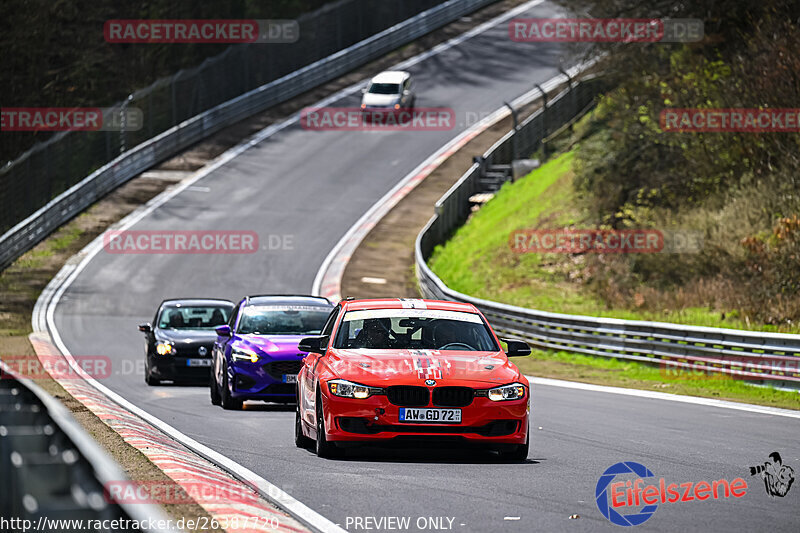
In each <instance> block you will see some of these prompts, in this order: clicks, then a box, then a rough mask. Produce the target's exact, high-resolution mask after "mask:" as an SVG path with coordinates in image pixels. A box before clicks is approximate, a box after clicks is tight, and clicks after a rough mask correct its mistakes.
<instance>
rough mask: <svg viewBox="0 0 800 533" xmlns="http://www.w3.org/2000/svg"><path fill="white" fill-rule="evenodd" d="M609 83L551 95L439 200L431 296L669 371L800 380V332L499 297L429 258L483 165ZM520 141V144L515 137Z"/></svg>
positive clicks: (536, 140)
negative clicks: (439, 270) (452, 281)
mask: <svg viewBox="0 0 800 533" xmlns="http://www.w3.org/2000/svg"><path fill="white" fill-rule="evenodd" d="M602 88H603V85H602V80H601V79H598V78H590V79H587V80H584V81H581V82H578V83H577V84H575V85H574V86H572V87H570V88H568V89H566V90H564V91H563V92H561V93H560V94H559V95H558V96H556V97H555V98H553V99H552V100H550V101H549V102H548V103H547V105H546V107H543V108H541V109H540V110H539V111H537V112H536V113H534V114H533V115H531V116H530V117H529V118H528V119H526V120H525V121H524V122H523V123H522V124H521V125H520V126H519V129H518V131H517V133H516V134H515V133H514V132H513V131H512V132H509V134H508V135H506V136H505V137H503V138H502V139H501V140H499V141H498V142H497V143H496V144H495V145H494V146H492V147H491V148H490V149H489V150H488V151H487V152H486V153H485V154H484V155H483V158H482V160H481V161H480V162H476V163H475V164H474V165H473V166H472V167H471V168H470V169H469V170H468V171H467V172H466V173H465V174H464V175H463V176H462V177H461V178H460V179H459V180H458V182H456V184H455V185H453V187H452V188H451V189H450V190H449V191H447V193H445V195H444V196H442V198H440V199H439V201H438V202H436V214H435V215H434V216H433V218H431V220H430V221H429V222H428V224H427V225H426V226H425V228H424V229H423V230H422V231H421V232H420V234H419V235H418V236H417V240H416V249H415V260H416V271H417V278H418V281H419V287H420V290H421V292H422V294H423V295H424V296H425V297H426V298H435V299H440V300H452V301H461V302H468V303H471V304H473V305H475V306H476V307H477V308H478V309H480V310H481V312H482V313H484V315H485V316H486V318H487V320H489V322H490V323H491V324H492V327H494V328H496V330H497V331H498V332H500V333H502V334H505V335H509V336H514V337H517V338H522V339H525V340H526V341H528V342H529V343H530V344H531V345H532V346H535V347H537V348H542V349H552V350H563V351H568V352H578V353H583V354H589V355H595V356H604V357H614V358H619V359H629V360H635V361H645V362H650V363H653V362H655V363H658V364H661V365H663V368H665V372H666V373H667V375H673V374H677V373H680V372H684V371H685V372H692V373H700V374H703V375H705V374H708V375H720V374H728V375H732V376H736V377H739V378H744V379H749V380H754V381H762V380H766V381H769V382H770V383H777V382H780V383H781V384H785V385H789V386H793V387H797V386H798V385H800V357H798V356H800V335H788V334H780V333H767V332H754V331H742V330H732V329H722V328H708V327H698V326H686V325H681V324H669V323H661V322H647V321H637V320H620V319H613V318H598V317H592V316H580V315H567V314H560V313H548V312H544V311H537V310H535V309H525V308H521V307H516V306H512V305H506V304H501V303H497V302H491V301H488V300H483V299H480V298H475V297H472V296H468V295H466V294H463V293H460V292H457V291H454V290H452V289H450V288H449V287H447V285H445V284H444V282H442V280H441V279H439V277H438V276H436V274H434V273H433V271H431V269H430V268H429V267H428V265H427V260H428V259H429V258H430V256H431V254H432V253H433V251H434V248H435V247H436V246H437V245H440V244H444V243H445V242H446V241H447V239H448V238H449V237H450V236H451V235H452V234H453V232H454V231H455V230H456V229H457V228H458V227H460V226H461V225H462V224H464V222H465V221H466V220H467V217H468V216H469V214H470V213H471V210H472V204H471V202H470V198H471V197H473V196H474V195H476V194H479V193H482V192H486V189H485V187H484V185H483V184H482V180H481V167H482V166H483V165H487V164H488V165H509V164H510V163H511V162H512V158H513V157H514V154H515V153H519V154H525V155H529V154H532V153H534V152H536V151H537V150H539V149H540V148H541V147H542V140H543V139H546V137H547V136H548V135H550V134H551V133H552V132H553V131H555V130H557V129H559V128H561V127H563V126H564V125H566V124H568V123H569V122H570V121H572V120H573V119H574V118H575V117H577V116H579V115H580V114H581V113H582V112H583V111H584V110H585V109H586V108H587V106H591V105H592V102H593V101H594V99H595V97H596V96H597V95H598V94H599V93H600V92H601V90H602ZM515 143H516V144H515Z"/></svg>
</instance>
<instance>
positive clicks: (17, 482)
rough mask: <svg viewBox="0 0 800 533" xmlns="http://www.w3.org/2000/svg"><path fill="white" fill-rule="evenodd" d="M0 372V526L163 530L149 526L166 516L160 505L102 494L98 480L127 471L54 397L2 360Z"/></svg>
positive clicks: (111, 479) (108, 479) (113, 479)
mask: <svg viewBox="0 0 800 533" xmlns="http://www.w3.org/2000/svg"><path fill="white" fill-rule="evenodd" d="M0 377H1V378H2V379H0V479H2V480H3V488H2V490H0V517H2V519H4V520H5V521H6V523H5V525H4V527H3V528H2V529H3V530H4V531H12V530H13V531H33V530H34V529H36V528H38V530H39V531H56V530H57V531H65V532H66V531H77V530H80V529H81V527H82V526H81V524H82V525H83V526H88V525H89V524H98V523H100V524H103V523H105V524H125V525H128V526H129V527H125V528H123V529H124V530H126V531H128V530H134V531H167V530H166V529H148V528H149V524H156V525H157V524H158V523H159V522H160V523H161V524H167V523H168V519H167V517H166V515H165V514H164V513H163V511H162V510H161V508H159V507H157V506H154V505H152V504H146V503H137V504H135V505H131V504H121V503H117V502H115V501H113V500H112V499H110V498H109V497H108V494H107V493H106V492H105V491H104V487H106V486H107V484H108V483H119V482H120V480H124V479H126V477H125V476H124V474H123V473H122V472H121V470H120V468H119V466H117V464H116V463H115V462H114V461H113V460H112V459H111V458H110V457H109V456H108V455H107V454H106V452H105V451H104V450H102V449H101V448H100V447H99V445H98V444H96V443H95V441H94V440H93V439H92V437H91V436H90V435H89V434H88V433H86V431H84V429H83V428H82V427H81V426H80V425H79V424H78V423H77V422H76V421H75V419H74V418H73V417H72V415H71V414H70V413H69V411H67V409H66V408H65V407H64V406H63V405H62V404H61V402H59V401H58V400H56V399H55V398H53V397H52V396H50V395H49V394H47V393H46V392H45V391H44V390H42V389H41V388H40V387H39V386H37V385H35V384H33V383H32V382H31V381H30V380H28V379H23V378H21V377H20V376H19V375H17V374H16V373H15V372H14V371H12V370H11V369H10V368H9V367H8V366H7V365H5V364H4V363H3V362H2V361H0ZM59 521H64V522H59ZM76 521H82V522H76ZM90 521H92V522H90ZM95 521H100V522H95ZM142 525H144V528H142V527H141V526H142ZM89 529H92V528H89Z"/></svg>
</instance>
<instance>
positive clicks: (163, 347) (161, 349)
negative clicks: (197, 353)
mask: <svg viewBox="0 0 800 533" xmlns="http://www.w3.org/2000/svg"><path fill="white" fill-rule="evenodd" d="M175 351H176V350H175V346H174V345H173V344H172V342H171V341H158V342H157V343H156V353H157V354H158V355H170V354H173V353H175Z"/></svg>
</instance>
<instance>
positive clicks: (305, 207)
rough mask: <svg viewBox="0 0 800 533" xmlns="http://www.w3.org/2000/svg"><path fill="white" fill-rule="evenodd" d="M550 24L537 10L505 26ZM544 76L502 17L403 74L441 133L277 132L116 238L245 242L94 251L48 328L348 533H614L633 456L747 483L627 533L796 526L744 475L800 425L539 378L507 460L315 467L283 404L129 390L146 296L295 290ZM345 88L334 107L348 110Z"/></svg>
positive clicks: (677, 472) (443, 455)
mask: <svg viewBox="0 0 800 533" xmlns="http://www.w3.org/2000/svg"><path fill="white" fill-rule="evenodd" d="M556 14H557V11H556V10H555V8H554V7H552V6H551V5H548V4H546V3H545V4H541V5H538V6H535V7H532V8H530V9H529V10H528V11H526V12H525V13H523V14H521V15H520V16H522V17H549V16H554V15H556ZM560 64H563V65H564V66H570V65H571V64H572V63H570V62H569V60H568V58H566V57H565V56H564V54H563V51H562V50H561V49H560V48H559V46H558V45H556V44H540V43H515V42H511V41H510V40H509V39H508V30H507V25H506V23H500V24H498V25H497V26H495V27H493V28H491V29H489V30H488V31H485V32H483V33H481V34H479V35H477V36H475V37H472V38H470V39H468V40H466V41H464V42H461V43H460V44H457V45H456V46H453V47H451V48H449V49H447V50H445V51H443V52H441V53H438V54H435V55H433V56H431V57H429V58H427V59H424V60H423V61H421V62H419V63H417V64H415V65H413V66H411V67H410V68H409V70H410V71H411V72H412V74H413V75H414V77H415V79H416V90H417V94H418V100H417V106H418V107H440V106H441V107H452V108H453V109H454V111H455V114H456V119H457V123H458V124H457V127H456V128H455V129H453V130H450V131H402V132H347V131H328V132H319V131H308V130H304V129H302V128H301V127H300V126H299V125H298V124H294V125H292V126H290V127H288V128H286V129H283V130H282V131H279V132H278V133H276V134H274V135H273V136H271V137H269V138H268V139H266V140H265V141H263V142H261V143H260V144H259V145H257V146H255V147H253V148H251V149H249V150H247V151H245V152H244V153H242V154H241V155H240V156H238V157H236V158H235V159H233V160H232V161H230V162H229V163H227V164H225V165H223V166H222V167H220V168H218V169H217V170H215V171H214V172H212V173H211V174H209V175H208V176H206V177H205V178H203V179H202V180H200V181H198V182H197V183H196V184H195V186H193V187H190V188H188V189H186V190H185V191H183V192H181V193H180V194H178V195H177V196H176V197H174V198H173V199H171V200H170V201H168V202H167V203H166V204H164V205H163V206H161V207H160V208H158V209H156V210H155V211H154V212H153V213H151V214H150V215H148V216H146V217H145V218H144V219H143V220H141V221H140V222H139V223H137V224H136V225H135V226H133V227H132V228H131V229H133V230H244V231H254V232H256V233H257V234H258V235H259V239H260V244H261V250H259V251H258V252H257V253H255V254H240V255H235V254H215V255H185V254H176V255H157V254H140V255H131V254H110V253H106V252H100V253H99V254H98V255H97V256H96V257H95V258H94V259H93V260H92V261H91V262H90V263H89V264H88V267H87V268H86V269H84V270H83V271H82V272H81V274H80V275H79V276H78V277H77V279H76V280H75V281H74V283H72V284H71V286H70V287H69V288H68V290H67V291H66V292H65V293H64V295H63V296H62V298H61V299H60V302H59V304H58V306H57V308H56V313H55V324H56V326H57V329H58V333H59V334H60V336H61V338H62V339H63V341H64V343H65V344H66V346H67V347H68V348H69V350H70V351H71V353H72V354H74V355H98V354H102V355H107V356H109V357H110V358H111V359H112V365H113V369H114V373H113V374H112V375H111V376H110V377H108V378H107V379H104V380H103V381H102V382H103V384H104V385H105V386H107V387H109V388H111V389H112V390H114V391H115V392H117V393H118V394H120V395H122V396H123V397H124V398H126V399H127V400H129V401H131V402H132V403H134V404H136V405H137V406H139V407H141V408H143V409H144V410H146V411H147V412H149V413H151V414H153V415H154V416H156V417H158V418H160V419H161V420H163V421H164V422H166V423H168V424H170V425H172V426H173V427H175V428H177V429H178V430H180V431H181V432H183V433H185V434H187V435H189V436H190V437H192V438H194V439H196V440H197V441H199V442H201V443H203V444H205V445H207V446H209V447H211V448H213V449H214V450H217V451H219V452H220V453H222V454H224V455H226V456H228V457H230V458H231V459H233V460H235V461H237V462H238V463H240V464H242V465H244V466H246V467H247V468H249V469H251V470H253V471H255V472H256V473H258V474H259V475H261V476H263V477H264V478H266V479H268V480H269V481H271V482H272V483H274V484H275V485H277V486H279V487H281V488H282V489H283V490H285V491H286V492H288V493H290V494H291V495H293V496H294V497H295V498H297V499H298V500H299V501H301V502H303V503H305V504H306V505H308V506H309V507H311V508H312V509H314V510H315V511H317V512H318V513H320V514H322V515H323V516H325V517H327V518H328V519H330V520H332V521H333V522H335V523H338V524H340V525H341V526H342V527H343V528H345V529H348V530H350V531H376V530H390V526H391V525H395V526H396V525H397V524H398V522H388V521H383V522H380V520H381V518H387V517H408V518H409V522H408V528H407V529H406V530H408V531H420V530H425V531H430V530H435V529H436V528H437V527H438V528H439V529H440V530H441V529H445V530H447V529H449V530H455V531H470V532H483V531H486V532H488V531H526V532H530V531H596V530H613V529H618V528H619V526H616V525H613V524H611V523H610V522H609V521H608V520H607V519H606V518H605V517H604V516H603V515H602V514H601V513H600V511H599V510H598V507H597V505H596V503H595V486H596V484H597V481H598V478H599V477H600V476H601V474H602V473H603V471H604V470H605V469H606V468H608V467H610V466H611V465H613V464H615V463H617V462H620V461H635V462H638V463H641V464H643V465H645V466H646V467H647V468H649V469H650V470H651V471H652V472H653V473H654V475H655V477H656V479H658V478H660V477H664V478H665V479H666V483H667V484H669V483H672V482H675V483H684V482H695V483H696V482H700V481H708V482H712V481H715V480H719V479H723V478H724V479H727V480H733V479H735V478H737V477H742V478H744V480H745V481H746V482H747V484H748V489H747V491H746V494H745V495H744V496H742V497H741V498H734V497H730V498H719V499H716V500H715V499H714V498H709V499H708V500H705V501H696V500H695V501H689V502H676V503H659V506H658V509H657V511H656V512H655V514H654V515H653V516H652V517H651V518H650V519H649V520H647V522H645V523H644V524H642V525H640V526H637V528H636V529H637V530H641V531H776V532H777V531H787V532H788V531H792V532H796V531H799V530H800V505H798V504H799V503H800V486H795V487H793V488H792V490H790V491H789V493H788V494H787V495H786V497H784V498H776V497H770V496H768V495H767V493H766V491H765V487H764V483H763V481H762V479H761V478H760V477H759V476H753V477H751V476H750V473H749V468H748V467H749V466H752V465H757V464H763V463H764V462H765V461H766V460H767V456H768V454H769V453H771V452H773V451H779V452H780V453H781V455H782V456H783V459H784V462H785V463H786V464H790V465H792V466H793V467H794V468H795V470H796V471H797V472H800V462H799V460H800V419H798V418H792V417H785V416H776V415H767V414H761V413H755V412H747V411H741V410H732V409H724V408H718V407H711V406H704V405H691V404H685V403H677V402H669V401H663V400H656V399H648V398H641V397H635V396H627V395H617V394H608V393H602V392H593V391H586V390H578V389H569V388H561V387H556V386H545V385H538V386H534V387H533V411H532V412H533V416H532V422H531V431H532V437H531V453H530V456H529V458H528V461H527V462H526V463H524V464H512V463H506V464H504V463H500V462H498V460H496V459H495V457H494V456H492V455H490V454H488V453H476V452H472V451H454V450H447V449H444V450H437V449H433V450H430V449H420V448H415V449H410V450H409V449H405V450H404V449H365V450H363V451H362V452H361V453H355V454H352V455H348V457H346V458H344V459H341V460H323V459H319V458H317V457H316V456H315V455H313V454H312V453H311V452H310V451H305V450H300V449H297V448H296V447H295V446H294V442H293V420H294V411H293V409H294V408H293V407H289V408H286V407H280V406H269V405H265V404H251V405H248V406H247V409H246V410H245V411H242V412H229V411H223V410H222V409H221V408H219V407H214V406H212V405H211V404H210V402H209V395H208V390H207V388H205V387H188V386H180V387H179V386H169V385H166V386H162V387H148V386H147V385H145V383H144V379H143V371H142V368H143V360H144V358H143V336H142V334H140V333H139V332H138V331H137V329H136V325H137V324H138V323H140V322H146V321H150V320H151V319H152V315H153V313H154V311H155V309H156V306H157V305H158V303H159V302H160V301H161V300H163V299H165V298H168V297H188V296H203V297H222V298H227V299H231V300H234V299H239V298H241V297H242V296H244V295H247V294H259V293H261V294H263V293H288V292H300V293H308V292H309V291H310V290H311V285H312V282H313V280H314V277H315V275H316V273H317V271H318V269H319V267H320V265H321V264H322V262H323V260H324V259H325V257H326V255H327V254H328V252H329V251H330V250H331V248H332V247H333V246H334V245H335V244H336V242H337V241H338V240H339V239H340V238H341V237H342V235H344V234H345V232H346V231H347V230H348V229H349V228H350V227H351V226H352V225H353V223H355V222H356V220H358V218H359V217H360V216H361V215H362V214H363V213H364V212H365V211H367V210H368V209H369V208H370V207H371V206H372V205H373V204H374V203H375V202H376V201H377V200H378V199H379V198H381V197H382V196H383V195H384V194H385V193H386V192H387V191H388V190H389V189H391V188H392V187H393V186H394V185H395V184H396V183H397V182H398V181H399V180H400V179H402V178H403V177H404V176H405V175H406V174H408V173H409V172H410V171H411V170H413V169H414V168H415V167H416V166H417V165H419V164H420V163H421V162H422V161H424V160H425V159H426V158H427V157H428V156H430V155H431V154H432V153H433V152H435V151H436V150H437V149H438V148H439V147H440V146H442V145H444V144H445V143H446V142H447V141H449V140H450V139H452V138H453V137H455V136H456V135H458V133H459V132H460V131H463V130H464V129H465V128H467V127H469V125H470V124H469V121H470V120H469V119H474V117H480V116H484V115H485V114H488V113H490V112H492V111H494V110H495V109H497V108H499V107H501V106H502V105H503V101H505V100H508V101H510V100H511V99H513V98H515V97H517V96H519V95H520V94H522V93H524V92H526V91H528V90H530V89H531V88H532V87H533V84H534V83H542V82H544V81H546V80H548V79H550V78H552V77H553V76H555V75H557V74H558V67H559V65H560ZM359 96H360V94H355V95H352V96H349V97H346V98H345V99H343V100H342V101H339V102H335V103H334V104H332V105H334V106H339V107H345V106H348V107H352V106H357V105H358V98H359ZM271 235H272V236H278V237H273V238H272V239H270V236H271ZM276 239H277V240H276ZM278 241H279V242H281V245H276V243H277V242H278ZM284 243H286V245H284ZM271 245H272V246H271ZM272 248H274V249H272ZM540 428H541V429H540ZM620 479H622V480H623V481H624V479H625V477H624V476H623V477H621V478H620ZM571 515H578V516H579V518H574V519H570V516H571ZM368 518H369V519H368ZM373 518H374V520H373Z"/></svg>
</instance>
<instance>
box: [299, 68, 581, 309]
mask: <svg viewBox="0 0 800 533" xmlns="http://www.w3.org/2000/svg"><path fill="white" fill-rule="evenodd" d="M592 64H594V62H593V61H590V62H587V63H583V64H580V65H578V66H575V67H573V68H571V69H569V70H568V71H567V74H568V75H569V77H570V78H572V77H574V76H576V75H578V74H580V73H581V72H583V71H584V70H586V69H587V68H588V67H589V66H591V65H592ZM567 81H568V78H567V76H564V75H563V74H559V75H558V76H555V77H553V78H551V79H549V80H547V81H546V82H545V83H543V84H542V89H544V90H545V91H548V92H549V91H551V90H552V89H555V88H556V87H558V85H560V84H562V83H565V82H567ZM539 96H541V91H539V89H538V88H536V89H531V90H530V91H528V92H527V93H525V94H523V95H522V96H520V97H518V98H517V99H516V100H514V101H513V102H511V105H512V106H513V107H515V108H517V107H520V106H524V105H527V104H529V103H531V102H532V101H534V100H535V99H536V98H537V97H539ZM510 113H511V111H510V110H509V109H508V107H505V106H504V107H501V108H500V109H497V110H496V111H494V112H493V113H492V114H491V115H489V116H488V117H486V118H484V119H483V120H481V121H480V122H478V123H477V124H475V125H474V126H472V127H470V128H468V129H466V130H464V131H463V132H461V133H460V134H459V135H458V136H457V137H455V138H454V139H453V140H451V141H450V142H449V143H447V144H446V145H444V146H443V147H441V148H440V149H439V150H437V151H436V152H435V153H434V154H433V155H431V156H430V157H429V158H428V159H426V160H425V161H423V162H422V164H421V165H419V166H418V167H417V168H415V169H414V170H412V171H411V172H410V173H409V174H407V175H406V176H405V177H404V178H403V179H401V180H400V181H399V182H398V183H397V185H395V186H394V187H393V188H392V190H390V191H389V192H388V193H386V194H385V195H384V196H383V198H381V199H380V200H378V202H377V203H375V205H373V206H372V207H371V208H370V209H369V211H367V212H366V213H364V215H363V216H362V217H361V218H360V219H358V221H357V222H356V223H355V224H354V225H353V226H352V227H351V228H350V229H349V230H348V231H347V233H345V234H344V236H343V237H342V238H341V239H340V240H339V242H338V243H336V246H334V247H333V249H332V250H331V251H330V253H329V254H328V256H327V257H326V258H325V261H323V263H322V266H321V267H320V269H319V271H318V272H317V275H316V277H315V278H314V285H313V286H312V288H311V292H312V294H315V295H319V296H324V297H326V298H327V299H329V300H330V301H332V302H338V301H339V300H341V298H342V294H341V292H342V278H343V276H344V271H345V268H347V264H348V263H349V262H350V258H351V257H352V256H353V254H354V253H355V251H356V249H358V246H359V245H360V244H361V242H362V241H363V240H364V238H365V237H366V236H367V235H368V234H369V232H370V231H372V228H374V227H375V226H376V225H377V224H378V222H380V221H381V219H382V218H383V217H385V216H386V215H387V214H388V213H389V211H391V210H392V208H394V206H396V205H397V204H398V203H400V200H402V199H403V198H405V197H406V196H408V194H409V193H410V192H411V191H413V190H414V188H415V187H416V186H417V185H419V184H420V183H422V182H423V181H424V180H425V178H427V177H428V176H430V175H431V174H432V173H433V172H434V171H435V170H436V169H437V168H439V167H440V166H441V165H442V163H444V162H445V161H446V160H447V159H448V158H449V157H450V156H451V155H453V154H454V153H456V152H458V151H459V150H461V149H462V148H463V147H464V146H466V145H467V143H469V142H470V141H471V140H473V139H474V138H475V137H477V136H478V135H480V134H481V133H483V132H484V131H486V130H488V129H489V128H491V127H492V126H494V125H495V124H497V123H498V122H500V121H501V120H503V119H504V118H505V117H507V116H508V115H509V114H510Z"/></svg>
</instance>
